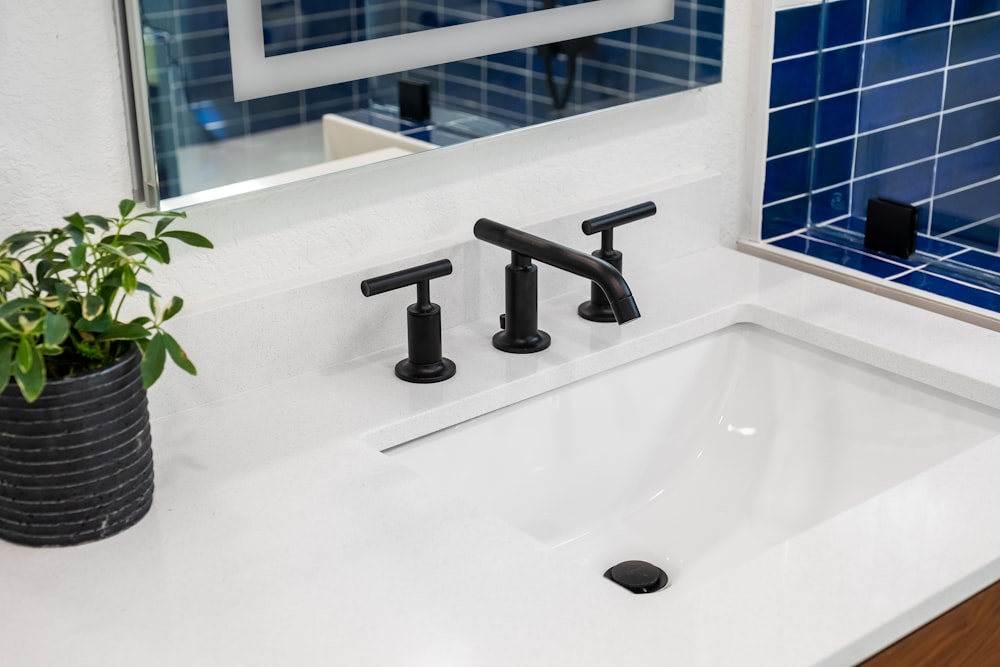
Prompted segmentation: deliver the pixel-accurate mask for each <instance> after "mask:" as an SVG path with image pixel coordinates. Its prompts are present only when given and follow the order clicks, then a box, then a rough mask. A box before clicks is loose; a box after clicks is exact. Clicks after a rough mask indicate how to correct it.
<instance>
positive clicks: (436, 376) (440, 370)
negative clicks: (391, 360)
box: [396, 357, 455, 384]
mask: <svg viewBox="0 0 1000 667" xmlns="http://www.w3.org/2000/svg"><path fill="white" fill-rule="evenodd" d="M454 374H455V362H454V361H452V360H451V359H449V358H448V357H442V358H441V361H436V362H434V363H430V364H415V363H413V362H412V361H410V360H409V359H403V360H402V361H400V362H399V363H398V364H396V377H398V378H399V379H400V380H406V381H407V382H416V383H418V384H430V383H431V382H441V381H443V380H447V379H448V378H450V377H452V376H453V375H454Z"/></svg>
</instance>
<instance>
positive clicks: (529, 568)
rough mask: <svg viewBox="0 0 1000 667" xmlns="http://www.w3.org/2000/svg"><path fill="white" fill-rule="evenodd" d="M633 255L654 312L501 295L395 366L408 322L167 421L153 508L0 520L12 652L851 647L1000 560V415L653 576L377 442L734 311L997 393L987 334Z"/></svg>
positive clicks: (875, 641) (800, 656)
mask: <svg viewBox="0 0 1000 667" xmlns="http://www.w3.org/2000/svg"><path fill="white" fill-rule="evenodd" d="M628 278H629V283H630V285H631V286H632V289H633V292H634V293H635V295H636V299H637V301H638V303H639V307H640V309H641V311H642V314H643V317H642V318H640V319H639V320H637V321H635V322H633V323H630V324H628V325H627V326H624V327H616V326H614V325H610V326H609V325H595V324H592V323H588V322H585V321H583V320H580V319H579V318H577V317H575V315H574V314H573V313H574V310H575V304H576V303H577V302H579V301H580V300H581V296H584V297H585V294H586V293H587V286H586V285H585V284H583V283H582V281H581V285H580V290H579V293H574V294H571V295H565V296H564V297H560V298H557V299H553V300H550V301H548V302H545V303H543V304H541V306H540V317H541V318H543V319H544V324H545V326H544V328H545V329H546V330H547V331H549V333H551V334H552V337H553V341H554V342H553V345H552V347H551V348H550V349H549V350H548V351H546V352H544V353H542V354H537V355H525V356H522V355H508V354H504V353H502V352H499V351H497V350H494V349H493V347H492V346H491V345H490V336H491V335H492V334H493V332H494V330H495V326H496V323H495V321H493V320H492V319H491V320H490V321H485V320H484V321H480V322H475V323H473V324H471V325H463V326H458V327H453V328H450V329H446V330H445V332H444V350H445V354H446V356H448V357H450V358H452V359H454V360H455V361H456V362H457V364H458V374H457V375H456V377H455V378H453V379H452V380H449V381H447V382H444V383H440V384H432V385H411V384H407V383H404V382H401V381H398V380H396V379H395V377H394V376H393V373H392V367H393V365H394V364H395V362H396V361H398V360H399V359H400V358H402V357H403V356H405V348H404V347H403V346H402V341H401V345H400V346H399V347H397V348H393V349H390V350H385V351H383V352H380V353H378V354H375V355H371V356H368V357H366V358H361V359H356V360H354V361H352V362H349V363H346V364H342V365H339V366H337V367H333V368H326V369H322V370H317V371H315V372H311V373H308V374H305V375H302V376H299V377H296V378H293V379H291V380H288V381H284V382H280V383H276V384H272V385H269V386H266V387H264V388H261V389H257V390H254V391H250V392H247V393H244V394H241V395H238V396H233V397H230V398H227V399H225V400H222V401H217V402H215V403H211V404H209V405H206V406H203V407H200V408H196V409H192V410H188V411H186V412H183V413H180V414H176V415H173V416H170V417H165V418H162V419H159V420H157V421H155V422H154V425H153V443H154V450H155V454H156V475H157V477H156V484H157V487H156V496H155V500H154V504H153V508H152V510H151V511H150V514H149V515H148V516H147V517H146V518H145V519H144V520H143V521H142V522H140V523H139V524H138V525H136V526H135V527H133V528H131V529H130V530H128V531H126V532H124V533H122V534H120V535H117V536H115V537H113V538H110V539H107V540H104V541H102V542H98V543H93V544H88V545H83V546H79V547H73V548H66V549H42V550H38V549H32V548H27V547H20V546H16V545H12V544H7V543H0V600H2V603H0V664H3V665H5V666H7V665H9V666H11V667H22V666H29V665H46V666H49V665H76V666H89V665H94V666H96V665H100V666H102V667H107V666H109V665H144V666H158V665H185V666H195V665H378V666H387V667H389V666H393V665H400V666H403V665H405V666H422V665H428V666H430V665H434V666H447V665H455V666H467V665H468V666H472V665H476V666H479V665H497V666H501V665H502V666H513V665H517V666H531V665H538V666H546V667H551V666H553V665H573V666H574V667H575V666H582V665H595V666H607V665H683V666H685V667H690V666H696V665H712V666H717V665H766V666H768V667H774V666H778V665H795V666H799V665H817V664H822V665H850V664H854V663H855V662H857V661H858V660H860V659H862V658H863V657H865V656H867V655H869V654H871V653H873V652H874V651H876V650H878V649H879V648H881V647H882V646H884V645H886V644H888V643H890V642H892V641H893V640H895V639H896V638H898V637H900V636H902V635H903V634H905V633H906V632H907V631H908V630H910V629H913V628H914V627H916V626H919V625H920V624H922V623H923V622H925V621H926V620H929V619H930V618H932V617H934V616H936V615H937V614H939V613H941V612H942V611H944V610H945V609H947V608H949V607H951V606H953V605H954V604H955V603H957V602H958V601H960V600H962V599H964V598H966V597H968V596H969V595H971V594H973V593H974V592H976V591H977V590H979V589H981V588H983V587H985V586H986V585H988V584H990V583H992V582H993V581H995V580H997V579H1000V531H998V530H997V529H996V526H997V525H1000V484H997V483H996V477H997V471H1000V437H998V438H994V439H993V440H990V441H988V442H986V443H984V444H982V445H979V446H977V447H975V448H973V449H971V450H968V451H966V452H965V453H963V454H960V455H958V456H956V457H954V458H952V459H949V460H948V461H946V462H945V463H943V464H941V465H939V466H937V467H935V468H932V469H931V470H929V471H928V472H926V473H924V474H922V475H920V476H918V477H915V478H913V479H911V480H909V481H907V482H904V483H903V484H901V485H899V486H897V487H894V488H892V489H890V490H888V491H886V492H884V493H882V494H880V495H878V496H876V497H875V498H872V499H871V500H869V501H867V502H865V503H863V504H861V505H859V506H857V507H855V508H853V509H851V510H849V511H847V512H844V513H842V514H840V515H837V516H836V517H834V518H832V519H830V520H828V521H826V522H824V523H822V524H820V525H818V526H816V527H815V528H813V529H811V530H809V531H807V532H805V533H802V534H800V535H798V536H796V537H794V538H792V539H790V540H788V541H787V542H784V543H782V544H780V545H778V546H776V547H774V548H772V549H770V550H768V551H766V552H764V553H762V554H760V555H759V556H757V557H756V558H754V559H752V560H750V561H749V562H746V563H744V564H742V565H740V566H738V567H736V568H734V569H731V570H728V571H725V572H723V573H722V574H720V575H718V576H716V577H715V578H713V579H711V580H710V581H707V582H704V583H700V584H698V585H693V584H692V585H691V586H684V585H683V584H681V585H677V586H674V587H671V588H669V589H667V590H665V591H662V592H660V593H658V594H655V595H649V596H636V595H632V594H630V593H628V592H626V591H625V590H624V589H621V588H619V587H618V586H615V585H614V584H612V583H610V582H608V581H607V580H605V579H603V578H602V577H601V576H600V573H594V572H589V571H586V572H584V571H581V569H580V568H578V567H577V566H575V565H572V564H569V563H567V562H566V561H565V560H563V559H562V557H561V556H560V555H559V554H558V553H556V552H551V551H549V550H548V549H547V548H545V547H544V546H543V545H541V544H540V543H538V542H536V541H535V540H533V539H532V538H530V537H528V536H527V535H525V534H523V533H521V532H520V531H518V530H517V529H515V528H513V527H512V526H510V525H508V524H506V523H504V522H503V521H501V520H500V519H498V518H495V517H493V516H491V515H488V514H486V513H484V512H483V511H481V510H479V509H478V508H477V507H476V506H475V505H474V504H473V503H472V502H471V501H470V500H469V499H463V498H452V497H448V496H446V495H445V494H444V493H443V492H442V491H441V490H439V489H436V488H435V487H433V486H432V485H431V484H430V483H429V482H428V481H426V480H424V479H421V478H419V477H418V476H417V475H416V474H415V473H413V472H411V471H410V470H408V469H407V468H405V467H403V466H402V465H401V464H399V463H398V462H395V461H393V460H391V459H390V458H388V457H386V456H385V455H383V454H381V453H380V450H381V449H384V448H386V447H389V446H392V445H394V444H398V443H401V442H405V441H407V440H410V439H412V438H415V437H419V436H420V435H423V434H426V433H430V432H433V431H435V430H437V429H440V428H442V427H445V426H448V425H451V424H454V423H457V422H459V421H462V420H465V419H468V418H471V417H474V416H476V415H479V414H482V413H485V412H488V411H490V410H494V409H496V408H499V407H501V406H503V405H507V404H510V403H513V402H516V401H518V400H521V399H523V398H526V397H528V396H532V395H535V394H538V393H541V392H543V391H546V390H548V389H551V388H553V387H556V386H560V385H562V384H565V383H567V382H570V381H572V380H574V379H577V378H580V377H584V376H587V375H590V374H593V373H596V372H599V371H601V370H604V369H606V368H609V367H612V366H616V365H618V364H621V363H624V362H626V361H631V360H633V359H636V358H639V357H642V356H645V355H647V354H650V353H653V352H656V351H659V350H661V349H664V348H666V347H670V346H672V345H675V344H679V343H681V342H685V341H687V340H690V339H692V338H695V337H697V336H700V335H702V334H705V333H708V332H711V331H714V330H717V329H719V328H721V327H724V326H727V325H729V324H733V323H737V322H754V323H757V324H760V325H762V326H765V327H768V328H770V329H773V330H775V331H778V332H780V333H784V334H787V335H791V336H793V337H796V338H800V339H804V340H807V341H809V342H812V343H813V344H816V345H818V346H821V347H824V348H827V349H831V350H833V351H836V352H841V353H844V354H846V355H847V356H850V357H853V358H855V359H858V360H860V361H864V362H868V363H871V364H873V365H876V366H879V367H881V368H885V369H887V370H890V371H893V372H895V373H899V374H901V375H904V376H907V377H910V378H913V379H916V380H918V381H921V382H926V383H928V384H932V385H936V386H939V387H941V388H943V389H945V390H947V391H951V392H954V393H957V394H960V395H962V396H965V397H966V398H970V399H972V400H976V401H979V402H982V403H985V404H987V405H990V406H993V407H1000V365H998V364H991V363H989V362H990V361H991V360H992V359H995V358H996V356H995V351H996V350H997V349H998V348H997V346H998V343H1000V335H998V334H997V333H995V332H992V331H989V330H986V329H981V328H977V327H974V326H972V325H969V324H965V323H962V322H959V321H956V320H951V319H948V318H945V317H942V316H940V315H936V314H933V313H930V312H927V311H922V310H917V309H915V308H912V307H910V306H906V305H903V304H901V303H898V302H895V301H891V300H888V299H885V298H882V297H878V296H874V295H872V294H868V293H866V292H863V291H861V290H858V289H854V288H850V287H846V286H843V285H840V284H836V283H832V282H829V281H826V280H824V279H822V278H818V277H815V276H810V275H806V274H803V273H799V272H796V271H794V270H792V269H788V268H785V267H782V266H779V265H776V264H772V263H769V262H766V261H763V260H760V259H757V258H754V257H750V256H748V255H742V254H739V253H737V252H735V251H732V250H727V249H721V248H716V249H711V250H707V251H703V252H699V253H696V254H692V255H688V256H686V257H683V258H680V259H677V260H673V261H670V262H668V263H666V264H664V265H661V266H659V267H656V268H655V269H653V270H649V271H646V272H641V273H636V274H635V275H629V276H628ZM261 354H265V355H266V354H267V350H261ZM241 363H253V360H251V359H244V360H241ZM153 391H154V392H155V389H154V390H153ZM454 472H455V474H456V475H461V474H462V471H461V470H455V471H454Z"/></svg>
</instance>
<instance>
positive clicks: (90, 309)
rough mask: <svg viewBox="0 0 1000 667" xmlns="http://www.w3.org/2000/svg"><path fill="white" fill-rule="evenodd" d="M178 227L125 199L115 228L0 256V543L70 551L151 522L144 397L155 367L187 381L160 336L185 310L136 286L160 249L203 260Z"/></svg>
mask: <svg viewBox="0 0 1000 667" xmlns="http://www.w3.org/2000/svg"><path fill="white" fill-rule="evenodd" d="M183 217H185V214H184V213H183V212H178V211H145V212H138V213H136V204H135V202H133V201H131V200H127V199H126V200H123V201H122V202H121V203H120V204H119V205H118V216H117V217H103V216H99V215H80V214H79V213H74V214H73V215H69V216H66V217H65V218H64V220H65V222H66V224H65V225H64V226H62V227H57V228H53V229H48V230H41V231H24V232H18V233H16V234H13V235H12V236H9V237H8V238H6V239H5V240H4V241H3V242H2V243H0V538H3V539H5V540H8V541H12V542H18V543H21V544H30V545H36V546H62V545H69V544H78V543H81V542H88V541H91V540H97V539H101V538H104V537H108V536H110V535H113V534H115V533H117V532H120V531H121V530H124V529H125V528H128V527H129V526H131V525H133V524H135V523H136V522H137V521H139V519H141V518H142V517H143V516H145V514H146V512H147V511H148V510H149V507H150V505H151V503H152V494H153V463H152V450H151V449H150V432H149V413H148V411H147V409H146V389H147V388H148V387H149V386H150V385H152V384H153V383H154V382H155V381H156V380H157V379H158V378H159V377H160V374H161V373H162V372H163V368H164V365H165V363H166V359H167V357H169V358H170V359H171V360H173V362H174V363H175V364H176V365H177V366H179V367H180V368H182V369H183V370H185V371H187V372H188V373H191V374H195V372H196V371H195V367H194V364H192V363H191V361H190V359H188V357H187V355H186V354H185V353H184V350H183V349H182V348H181V347H180V345H178V344H177V341H176V340H174V338H173V337H172V336H171V335H170V334H168V333H167V332H166V331H165V330H164V328H163V324H164V323H165V322H167V321H168V320H169V319H170V318H172V317H173V316H175V315H176V314H177V313H178V312H179V311H180V310H181V307H182V306H183V305H184V302H183V300H181V299H180V298H179V297H173V298H171V299H169V300H161V299H160V298H159V295H158V294H157V293H156V291H155V290H154V289H153V288H152V287H151V286H150V285H149V284H147V283H146V282H144V281H145V280H147V279H148V278H147V276H148V274H150V273H151V271H152V269H151V267H152V265H153V264H167V263H169V262H170V247H169V245H168V241H180V242H182V243H186V244H188V245H192V246H196V247H200V248H211V247H212V244H211V242H209V241H208V239H206V238H205V237H204V236H201V235H200V234H196V233H194V232H190V231H181V230H177V229H173V228H172V226H171V225H172V224H173V223H174V222H175V221H176V220H177V219H178V218H183ZM140 304H145V305H148V313H146V314H138V312H139V311H138V310H137V306H140ZM140 307H141V306H140ZM143 309H144V308H143Z"/></svg>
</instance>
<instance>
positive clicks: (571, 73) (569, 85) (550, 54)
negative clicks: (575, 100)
mask: <svg viewBox="0 0 1000 667" xmlns="http://www.w3.org/2000/svg"><path fill="white" fill-rule="evenodd" d="M555 6H556V0H544V8H545V9H553V8H555ZM596 52H597V37H596V36H595V35H587V36H586V37H577V38H576V39H568V40H566V41H564V42H554V43H552V44H543V45H542V46H540V47H538V53H539V55H541V56H542V59H543V60H544V62H545V81H546V83H547V84H548V86H549V96H550V97H551V98H552V108H553V109H555V110H556V111H562V110H563V109H565V108H566V104H567V103H568V102H569V96H570V95H571V94H572V93H573V84H574V83H575V81H576V68H577V63H578V61H579V60H580V58H581V57H582V56H592V55H594V54H595V53H596ZM560 55H564V56H566V85H565V86H563V89H562V90H559V86H557V85H556V78H555V73H554V71H553V70H554V63H555V60H556V58H558V57H559V56H560Z"/></svg>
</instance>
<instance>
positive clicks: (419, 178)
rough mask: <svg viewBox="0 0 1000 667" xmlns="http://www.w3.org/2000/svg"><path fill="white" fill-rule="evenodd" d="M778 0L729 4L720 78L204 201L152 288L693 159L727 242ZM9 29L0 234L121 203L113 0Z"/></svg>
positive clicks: (678, 169) (253, 277)
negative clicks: (204, 245)
mask: <svg viewBox="0 0 1000 667" xmlns="http://www.w3.org/2000/svg"><path fill="white" fill-rule="evenodd" d="M782 1H785V0H782ZM772 2H773V0H752V1H750V2H740V1H736V0H734V1H732V2H729V3H728V6H727V8H726V25H725V43H724V58H725V61H724V67H723V79H724V82H723V83H722V84H721V85H716V86H711V87H708V88H705V89H701V90H696V91H692V92H688V93H683V94H680V95H673V96H670V97H666V98H662V99H657V100H648V101H645V102H641V103H637V104H634V105H629V106H627V107H622V108H617V109H611V110H607V111H603V112H598V113H594V114H590V115H585V116H580V117H576V118H572V119H568V120H565V121H561V122H559V123H555V124H550V125H547V126H543V127H533V128H527V129H525V130H521V131H518V132H516V133H513V134H510V135H507V136H503V137H497V138H492V139H488V140H483V141H478V142H472V143H468V144H464V145H459V146H454V147H450V148H445V149H438V150H435V151H432V152H430V153H425V154H422V155H419V156H411V157H406V158H402V159H399V160H394V161H390V162H386V163H382V164H377V165H373V166H370V167H366V168H361V169H358V170H355V171H353V172H349V173H346V174H339V175H334V176H332V177H328V178H322V179H315V180H312V181H307V182H302V183H296V184H292V185H288V186H284V187H281V188H276V189H273V190H269V191H265V192H261V193H257V194H253V195H247V196H243V197H239V198H233V199H229V200H222V201H219V202H213V203H209V204H203V205H200V206H197V207H195V208H192V209H191V210H190V211H189V224H190V225H192V226H194V227H196V228H198V229H199V230H200V231H202V232H203V233H205V234H206V235H208V236H209V237H211V238H212V239H213V240H214V241H215V242H216V245H217V249H216V250H214V251H211V252H203V251H193V250H192V251H186V252H177V253H175V257H174V260H175V261H174V263H173V264H172V265H171V266H170V267H168V271H166V272H165V273H164V274H162V278H161V279H160V280H159V282H158V283H157V286H158V287H159V288H160V289H161V291H163V292H165V293H166V294H180V295H182V296H184V297H185V299H186V301H187V304H188V305H187V306H186V313H187V314H188V316H192V315H195V314H199V313H202V314H204V313H206V312H210V311H212V310H213V309H217V308H219V307H221V306H223V305H225V304H232V303H234V302H238V301H240V300H241V299H244V298H247V297H248V296H253V295H259V294H261V293H263V292H270V293H272V294H273V293H274V292H275V291H276V290H281V289H287V288H289V287H290V286H297V285H303V284H315V283H320V282H324V281H329V280H331V279H333V278H335V277H336V276H344V275H347V274H351V273H354V272H357V271H361V270H370V269H374V268H376V267H379V266H383V265H386V264H387V263H389V262H391V261H393V260H394V259H396V258H399V257H404V256H408V255H412V254H415V253H416V252H418V251H419V252H427V251H428V250H429V249H430V250H433V249H434V248H436V247H446V246H453V245H454V244H455V243H457V242H461V241H463V240H466V239H469V238H471V237H472V225H473V223H474V222H475V220H476V219H478V218H479V217H483V216H486V217H491V218H493V219H496V220H499V221H501V222H506V223H508V224H512V225H515V226H516V225H519V224H523V223H524V222H525V221H527V220H532V221H538V220H541V219H544V217H545V215H546V212H547V211H551V212H552V215H553V216H554V215H555V213H556V212H557V211H558V210H560V209H561V208H565V207H567V206H573V207H579V206H580V204H581V202H586V201H588V200H591V199H595V200H602V199H603V200H606V199H607V198H608V197H610V196H612V195H614V193H616V192H619V191H624V190H635V188H636V186H640V185H642V184H644V183H652V182H662V181H664V180H666V179H669V178H671V177H672V176H673V175H676V174H680V173H683V172H688V171H690V170H691V169H697V168H702V169H708V170H710V171H714V172H718V173H720V174H721V175H722V178H721V182H722V183H724V184H726V185H725V187H720V188H719V191H718V192H714V193H712V194H711V196H706V197H704V207H705V213H707V215H709V216H714V217H715V218H717V219H718V220H721V221H722V224H723V227H722V229H723V232H722V239H721V241H722V242H723V243H726V244H730V245H731V244H733V243H734V241H735V239H736V238H737V236H738V235H741V234H744V235H745V234H748V233H751V230H752V229H753V225H754V224H756V220H757V219H758V218H759V209H760V200H761V187H762V186H761V185H760V182H761V178H760V168H761V167H760V165H761V164H762V163H763V149H762V146H763V144H762V141H763V126H764V125H765V118H766V116H765V113H766V99H765V98H764V97H762V93H761V91H766V84H767V61H768V58H769V55H770V48H769V47H770V43H771V30H772V18H771V14H772ZM0 31H3V32H2V39H0V67H2V69H3V71H4V85H3V86H0V155H2V163H0V198H2V200H3V202H4V204H5V208H6V210H7V212H8V213H7V216H5V218H4V219H2V220H0V235H4V236H6V235H7V234H9V233H12V232H14V231H17V230H18V229H20V228H23V227H28V226H31V227H37V226H46V225H55V224H59V223H60V218H61V216H62V215H65V214H67V213H70V212H73V211H76V210H80V211H81V212H82V213H85V214H86V213H106V214H110V213H111V212H113V211H114V208H115V205H116V203H117V201H118V200H119V199H120V198H122V197H125V196H128V194H129V192H130V181H129V166H128V164H127V162H128V157H127V156H128V153H127V148H126V143H125V134H126V131H125V122H124V103H123V95H122V82H121V80H120V74H119V72H120V70H119V63H118V49H117V44H116V39H115V34H116V33H115V28H114V25H113V11H112V8H111V3H109V2H107V1H106V0H79V1H78V2H73V3H64V2H59V3H56V2H54V0H46V1H41V0H39V1H38V2H31V3H29V2H20V1H14V0H0ZM661 216H662V218H663V222H662V224H666V225H670V224H671V211H669V210H666V211H661ZM372 301H375V300H372ZM316 307H317V308H334V307H336V304H316ZM373 307H374V306H373ZM373 312H374V311H373ZM182 317H183V315H182ZM376 317H378V316H376ZM375 321H378V320H377V319H376V320H375ZM288 326H294V323H289V324H288ZM182 342H183V340H182ZM189 352H192V354H193V356H195V357H196V358H201V357H199V352H200V351H198V350H189ZM272 379H273V378H272Z"/></svg>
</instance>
